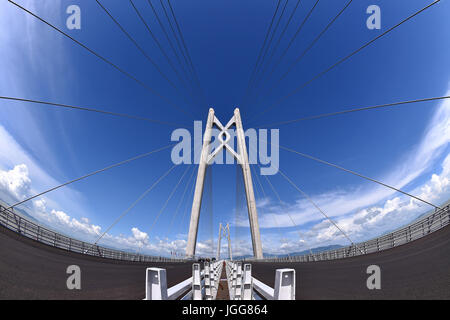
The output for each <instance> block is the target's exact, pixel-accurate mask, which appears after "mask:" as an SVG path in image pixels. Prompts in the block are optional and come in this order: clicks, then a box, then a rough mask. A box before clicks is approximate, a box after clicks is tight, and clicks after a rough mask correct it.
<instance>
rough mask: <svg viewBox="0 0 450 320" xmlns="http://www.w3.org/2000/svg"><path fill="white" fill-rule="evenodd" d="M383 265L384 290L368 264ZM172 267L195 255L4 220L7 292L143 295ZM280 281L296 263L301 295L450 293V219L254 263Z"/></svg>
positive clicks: (183, 270)
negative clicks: (75, 277)
mask: <svg viewBox="0 0 450 320" xmlns="http://www.w3.org/2000/svg"><path fill="white" fill-rule="evenodd" d="M73 264H75V265H78V266H80V268H81V290H68V289H67V287H66V280H67V277H68V276H69V275H67V274H66V268H67V266H69V265H73ZM372 264H376V265H378V266H379V267H380V268H381V290H368V289H367V287H366V280H367V278H368V276H369V275H368V274H366V269H367V267H368V266H369V265H372ZM151 266H157V267H164V268H166V269H167V280H168V286H172V285H174V284H176V283H178V282H181V281H183V280H185V279H187V278H188V277H190V276H191V272H192V271H191V270H192V266H191V263H164V264H160V263H158V264H151V263H131V262H122V261H115V260H110V259H102V258H98V257H89V256H85V255H81V254H76V253H71V252H67V251H64V250H61V249H56V248H53V247H50V246H47V245H44V244H40V243H38V242H36V241H33V240H31V239H28V238H25V237H23V236H21V235H19V234H17V233H15V232H12V231H9V230H7V229H5V228H3V227H0V299H143V298H144V296H145V268H146V267H151ZM252 266H253V276H255V277H256V278H257V279H259V280H261V281H263V282H265V283H266V284H268V285H270V286H273V284H274V279H275V269H277V268H295V270H296V298H297V299H450V226H448V227H445V228H444V229H441V230H439V231H436V232H434V233H432V234H430V235H428V236H426V237H424V238H422V239H419V240H416V241H414V242H411V243H409V244H406V245H402V246H399V247H396V248H394V249H390V250H386V251H382V252H379V253H375V254H370V255H365V256H360V257H355V258H348V259H341V260H334V261H323V262H311V263H253V264H252Z"/></svg>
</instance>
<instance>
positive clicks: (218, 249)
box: [216, 223, 222, 261]
mask: <svg viewBox="0 0 450 320" xmlns="http://www.w3.org/2000/svg"><path fill="white" fill-rule="evenodd" d="M220 240H222V223H220V224H219V238H218V242H219V243H218V244H217V256H216V261H219V260H220Z"/></svg>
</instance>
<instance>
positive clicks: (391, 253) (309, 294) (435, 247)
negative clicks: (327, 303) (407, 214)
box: [252, 226, 450, 300]
mask: <svg viewBox="0 0 450 320" xmlns="http://www.w3.org/2000/svg"><path fill="white" fill-rule="evenodd" d="M370 265H378V266H379V267H380V269H381V289H380V290H369V289H367V286H366V281H367V278H368V277H369V275H368V274H367V273H366V271H367V267H368V266H370ZM279 268H294V269H295V270H296V299H302V300H303V299H389V300H393V299H450V226H447V227H445V228H443V229H441V230H439V231H436V232H433V233H432V234H430V235H428V236H426V237H424V238H421V239H418V240H416V241H413V242H410V243H409V244H405V245H402V246H399V247H396V248H393V249H389V250H385V251H381V252H378V253H374V254H368V255H364V256H360V257H355V258H347V259H341V260H334V261H323V262H310V263H274V264H272V263H252V274H253V276H254V277H255V278H257V279H258V280H261V281H263V282H265V283H266V284H268V285H269V286H271V287H273V285H274V282H275V269H279Z"/></svg>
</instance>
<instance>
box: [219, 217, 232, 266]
mask: <svg viewBox="0 0 450 320" xmlns="http://www.w3.org/2000/svg"><path fill="white" fill-rule="evenodd" d="M222 230H223V233H222ZM225 235H226V237H227V240H228V257H229V259H230V261H232V260H233V254H232V253H231V234H230V224H228V223H227V225H226V227H224V226H222V223H221V224H220V225H219V238H218V241H217V242H218V244H217V255H216V261H219V260H220V242H221V240H222V237H225Z"/></svg>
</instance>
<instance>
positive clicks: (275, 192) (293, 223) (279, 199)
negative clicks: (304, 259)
mask: <svg viewBox="0 0 450 320" xmlns="http://www.w3.org/2000/svg"><path fill="white" fill-rule="evenodd" d="M264 178H266V181H267V183H268V184H269V186H270V188H271V189H272V192H273V193H274V194H275V196H276V197H277V199H278V202H279V204H280V205H281V206H283V207H284V203H283V201H282V200H281V197H280V194H279V193H278V191H277V190H276V189H275V187H274V186H273V184H272V182H270V180H269V178H268V177H267V175H265V176H264ZM286 213H287V215H288V217H289V219H290V220H291V223H292V225H293V226H294V227H296V228H297V227H298V225H297V224H296V223H295V221H294V219H293V218H292V216H291V214H290V213H289V212H288V211H286ZM297 233H298V237H299V238H300V241H305V239H304V237H303V236H302V233H301V232H300V230H297ZM306 247H307V248H308V251H309V253H310V254H311V256H312V257H313V259H314V255H313V253H312V250H311V247H310V246H309V245H306Z"/></svg>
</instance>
